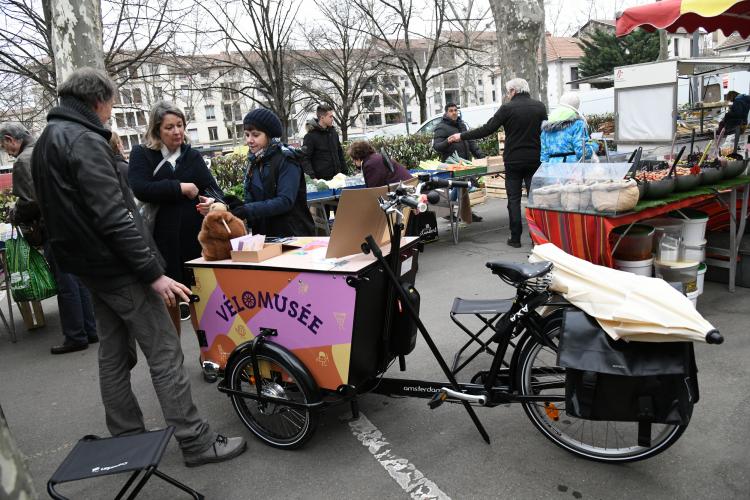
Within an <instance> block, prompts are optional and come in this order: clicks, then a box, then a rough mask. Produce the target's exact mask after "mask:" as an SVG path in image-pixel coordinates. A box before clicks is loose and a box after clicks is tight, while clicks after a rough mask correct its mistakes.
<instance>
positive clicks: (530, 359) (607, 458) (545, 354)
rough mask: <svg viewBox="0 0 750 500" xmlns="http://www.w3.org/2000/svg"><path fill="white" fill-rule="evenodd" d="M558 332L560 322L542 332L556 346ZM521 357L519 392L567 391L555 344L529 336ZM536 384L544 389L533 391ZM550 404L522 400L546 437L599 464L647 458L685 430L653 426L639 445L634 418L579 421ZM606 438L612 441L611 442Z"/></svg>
mask: <svg viewBox="0 0 750 500" xmlns="http://www.w3.org/2000/svg"><path fill="white" fill-rule="evenodd" d="M560 331H561V324H560V322H552V323H551V324H549V325H548V326H547V328H546V329H545V332H544V334H545V335H546V336H547V337H548V338H549V339H550V340H551V341H552V344H553V345H554V346H555V347H556V346H557V339H558V338H559V334H560ZM519 359H520V362H519V367H518V370H517V371H516V376H517V380H516V382H517V387H518V388H519V390H520V392H521V394H522V395H538V394H550V395H552V394H554V395H564V394H565V369H564V368H561V367H558V366H556V364H555V363H556V361H557V349H556V348H555V349H553V348H550V347H548V346H544V345H542V344H540V343H539V342H537V341H536V340H535V339H533V338H530V339H529V340H528V341H527V342H526V343H525V344H524V346H523V352H522V353H521V355H520V358H519ZM543 377H544V378H543ZM535 383H537V384H538V385H539V386H541V385H544V388H543V389H542V390H539V389H535V388H534V384H535ZM547 391H549V392H547ZM552 405H553V406H548V403H543V402H531V403H522V406H523V409H524V411H525V412H526V416H528V417H529V420H531V423H532V424H534V427H536V428H537V429H538V430H539V431H540V432H541V433H542V434H543V435H544V436H545V437H546V438H547V439H549V440H550V441H552V442H553V443H555V444H556V445H557V446H560V447H561V448H563V449H565V450H567V451H569V452H570V453H573V454H574V455H577V456H579V457H582V458H586V459H589V460H594V461H597V462H605V463H625V462H635V461H638V460H644V459H647V458H651V457H653V456H655V455H658V454H659V453H661V452H663V451H665V450H666V449H667V448H669V447H670V446H672V445H673V444H674V443H675V442H676V441H677V440H678V439H679V438H680V437H681V436H682V434H683V432H685V429H686V428H687V424H685V425H667V424H652V433H651V436H652V438H651V445H650V446H648V447H643V446H639V445H638V444H637V435H638V424H637V423H636V422H614V421H593V420H585V419H579V418H576V417H572V416H570V415H567V414H566V413H565V402H564V401H563V402H557V403H552ZM555 417H556V418H555ZM610 437H611V438H613V439H614V446H612V445H611V441H610ZM620 441H622V442H620Z"/></svg>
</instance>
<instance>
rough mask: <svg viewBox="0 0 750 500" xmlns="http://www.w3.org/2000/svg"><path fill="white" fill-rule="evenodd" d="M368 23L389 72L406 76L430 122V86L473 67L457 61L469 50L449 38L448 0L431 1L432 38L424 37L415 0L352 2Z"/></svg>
mask: <svg viewBox="0 0 750 500" xmlns="http://www.w3.org/2000/svg"><path fill="white" fill-rule="evenodd" d="M352 3H353V4H354V5H355V6H356V7H357V8H358V9H359V11H360V12H361V15H362V16H363V17H364V18H365V19H367V21H368V31H369V34H370V35H371V36H372V40H373V44H374V46H375V47H376V49H377V50H378V51H379V52H380V53H381V54H382V56H381V63H382V64H383V66H384V67H385V68H386V69H391V70H395V71H397V72H400V73H403V74H404V75H405V76H406V78H408V79H409V81H410V82H411V85H412V87H413V89H414V94H415V96H416V99H417V101H418V102H419V117H420V121H424V120H426V119H427V103H428V96H427V90H428V85H429V83H430V82H431V81H432V80H434V79H436V78H439V77H441V76H442V75H444V74H446V73H452V72H455V71H456V70H458V69H460V68H462V67H464V66H466V65H467V64H469V61H467V60H466V59H464V58H457V57H456V56H457V55H458V52H459V51H460V50H462V49H465V47H464V46H463V45H462V44H461V43H460V42H457V41H456V40H453V39H451V38H450V37H449V36H445V34H444V28H445V27H446V23H447V19H448V0H430V1H429V2H428V8H427V9H426V10H427V11H428V12H429V13H430V15H431V18H430V19H429V20H424V21H428V23H429V28H430V29H429V31H430V33H429V35H424V34H421V33H420V32H421V31H422V28H423V26H422V24H421V23H422V21H423V20H420V19H419V18H418V15H419V11H418V9H417V8H416V7H415V6H414V2H413V0H352Z"/></svg>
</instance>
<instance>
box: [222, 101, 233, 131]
mask: <svg viewBox="0 0 750 500" xmlns="http://www.w3.org/2000/svg"><path fill="white" fill-rule="evenodd" d="M222 110H223V111H224V121H226V122H230V121H232V105H231V104H224V105H223V106H222ZM229 135H230V137H231V135H232V134H229Z"/></svg>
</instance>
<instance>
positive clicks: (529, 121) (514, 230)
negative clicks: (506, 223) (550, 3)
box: [448, 78, 547, 248]
mask: <svg viewBox="0 0 750 500" xmlns="http://www.w3.org/2000/svg"><path fill="white" fill-rule="evenodd" d="M505 89H506V90H507V92H508V98H509V102H507V103H506V104H503V105H502V106H500V109H498V110H497V112H496V113H495V115H494V116H493V117H492V118H490V120H489V121H488V122H487V123H485V124H484V125H482V126H481V127H479V128H476V129H474V130H470V131H468V132H462V133H460V134H453V135H452V136H450V137H449V138H448V142H451V143H453V142H459V141H466V140H472V139H481V138H482V137H487V136H488V135H490V134H494V133H496V132H497V131H498V130H499V129H500V127H504V128H505V150H504V151H503V162H504V163H505V189H506V191H507V192H508V218H509V219H510V238H508V242H507V243H508V245H510V246H512V247H514V248H520V247H521V233H522V232H523V226H522V225H521V192H522V184H526V192H527V193H528V191H529V189H530V187H531V178H532V176H533V175H534V172H536V169H537V168H539V157H540V155H541V150H542V145H541V140H540V136H541V132H542V129H541V127H542V122H543V121H544V120H546V119H547V108H546V107H545V106H544V103H542V102H540V101H537V100H536V99H532V98H531V96H530V95H529V83H528V82H527V81H526V80H523V79H521V78H514V79H512V80H510V81H509V82H507V83H506V84H505Z"/></svg>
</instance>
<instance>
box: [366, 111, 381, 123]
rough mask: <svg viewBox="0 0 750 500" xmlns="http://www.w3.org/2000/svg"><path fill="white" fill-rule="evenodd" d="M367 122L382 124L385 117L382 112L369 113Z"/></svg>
mask: <svg viewBox="0 0 750 500" xmlns="http://www.w3.org/2000/svg"><path fill="white" fill-rule="evenodd" d="M366 123H367V124H368V125H382V124H383V117H382V116H380V113H370V114H369V115H367V121H366Z"/></svg>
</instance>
